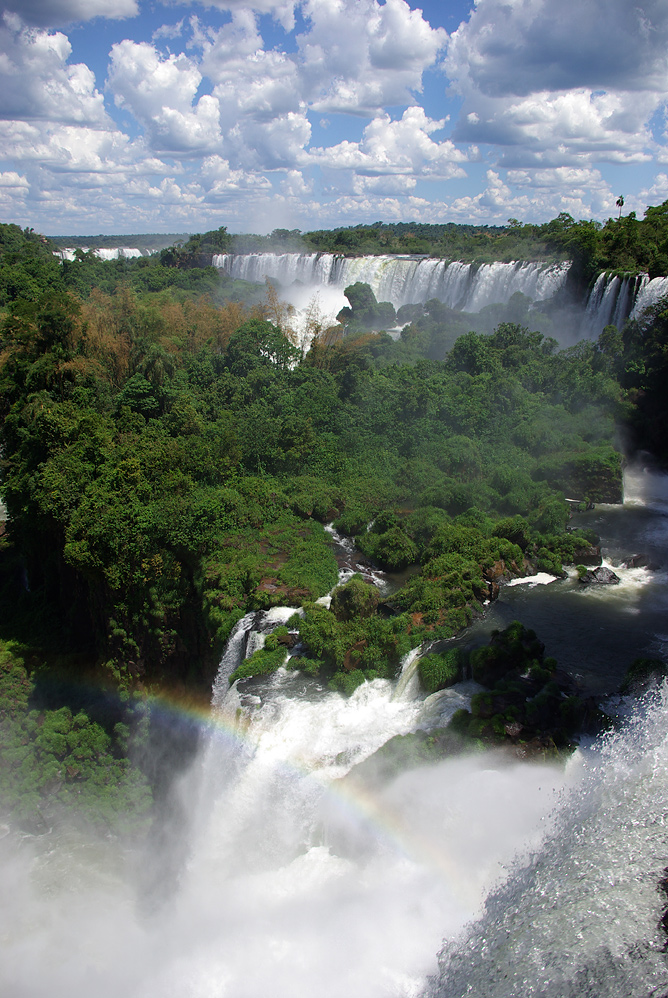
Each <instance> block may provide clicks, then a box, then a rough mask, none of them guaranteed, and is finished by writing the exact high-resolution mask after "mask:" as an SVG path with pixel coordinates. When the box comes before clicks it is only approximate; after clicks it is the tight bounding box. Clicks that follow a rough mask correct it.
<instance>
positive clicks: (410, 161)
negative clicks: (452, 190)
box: [311, 107, 475, 180]
mask: <svg viewBox="0 0 668 998" xmlns="http://www.w3.org/2000/svg"><path fill="white" fill-rule="evenodd" d="M444 124H445V121H443V120H441V121H434V120H433V119H431V118H428V117H427V115H426V114H425V112H424V109H423V108H421V107H409V108H407V109H406V111H404V113H403V115H402V116H401V118H400V119H399V120H398V121H392V119H391V118H390V116H389V115H382V116H379V117H377V118H374V119H373V121H371V122H370V123H369V124H368V125H367V126H366V128H365V129H364V133H363V136H362V140H361V141H360V142H350V141H347V140H346V141H343V142H339V143H338V144H337V145H333V146H328V147H326V148H317V149H313V150H311V156H312V158H313V159H314V160H315V161H316V162H318V163H319V164H321V165H322V166H326V167H329V168H331V169H343V170H345V169H352V170H355V171H357V172H358V173H361V174H367V175H374V174H407V175H417V176H419V177H423V178H424V177H428V178H431V179H440V180H444V179H445V180H449V179H451V178H452V177H463V176H465V171H464V169H463V168H462V166H461V164H462V163H463V162H466V161H467V160H468V159H470V158H471V155H474V154H475V150H474V151H473V153H469V154H468V155H467V153H465V152H463V151H462V150H461V149H458V148H457V147H456V146H455V145H454V144H453V143H452V142H451V141H450V140H449V139H445V140H444V141H442V142H434V140H433V139H432V138H431V137H430V136H431V133H433V132H437V131H440V130H441V129H442V128H443V126H444Z"/></svg>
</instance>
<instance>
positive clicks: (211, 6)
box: [0, 0, 668, 235]
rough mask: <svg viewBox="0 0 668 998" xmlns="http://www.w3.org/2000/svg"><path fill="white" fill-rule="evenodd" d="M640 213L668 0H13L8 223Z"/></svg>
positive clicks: (150, 226) (665, 130) (656, 119)
mask: <svg viewBox="0 0 668 998" xmlns="http://www.w3.org/2000/svg"><path fill="white" fill-rule="evenodd" d="M620 195H622V196H623V197H624V199H625V205H624V212H625V213H626V212H627V211H636V212H637V213H638V216H639V217H642V214H643V212H644V211H645V209H646V207H647V206H648V205H651V204H660V203H661V202H662V201H664V200H666V199H668V3H667V2H666V0H640V2H638V3H634V2H633V0H558V2H554V0H477V3H473V2H471V0H425V2H423V3H422V4H421V6H420V7H418V6H417V5H416V4H414V3H412V2H411V3H409V2H407V0H385V2H383V3H381V2H379V0H253V2H251V3H248V2H245V0H4V6H3V8H2V20H1V21H0V221H4V222H16V223H17V224H19V225H21V226H22V227H26V226H31V227H33V228H35V229H37V230H38V231H40V232H45V233H47V234H49V235H94V234H97V233H110V234H116V233H140V232H197V231H204V230H207V229H214V228H218V227H219V226H221V225H226V226H227V228H228V229H229V230H230V231H231V232H258V233H266V232H270V231H271V230H272V229H274V228H289V229H292V228H298V229H302V230H304V231H305V230H308V229H314V228H333V227H335V226H339V225H357V224H359V223H363V222H373V221H386V222H391V221H420V222H450V221H452V222H463V223H472V224H497V225H498V224H504V223H505V222H506V221H507V220H508V219H509V218H517V219H519V220H520V221H523V222H541V221H547V220H548V219H550V218H554V217H555V216H556V215H558V214H559V213H560V212H568V213H569V214H571V215H572V216H573V217H574V218H576V219H580V218H595V219H599V220H601V221H605V219H607V218H608V217H610V216H616V215H617V212H618V209H617V208H616V207H615V203H616V201H617V198H618V197H619V196H620Z"/></svg>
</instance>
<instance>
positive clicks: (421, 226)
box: [229, 201, 668, 279]
mask: <svg viewBox="0 0 668 998" xmlns="http://www.w3.org/2000/svg"><path fill="white" fill-rule="evenodd" d="M229 246H230V249H231V250H232V251H234V252H242V253H245V252H259V251H261V250H262V249H272V250H275V251H281V250H282V251H283V252H288V251H295V250H299V249H302V250H315V251H318V252H328V253H342V254H345V255H348V256H350V255H352V256H366V255H371V254H385V253H389V254H391V253H408V254H417V255H427V256H434V257H443V258H446V259H451V260H463V261H474V262H477V263H490V262H493V261H495V260H499V261H502V262H507V261H510V260H551V259H553V260H555V261H556V260H566V259H570V260H573V261H574V262H575V264H576V265H577V266H578V267H579V268H580V269H581V271H582V273H583V275H584V276H585V277H586V278H587V279H591V277H592V276H594V275H595V274H597V273H600V272H601V271H603V270H610V271H621V272H629V271H630V272H634V273H636V272H649V274H650V276H651V277H655V276H658V275H665V274H668V201H664V202H663V204H661V205H658V206H656V207H650V208H648V209H647V211H646V212H645V216H644V218H643V219H642V220H639V219H638V218H637V217H636V214H635V212H631V213H630V214H629V215H625V216H623V217H621V216H620V217H619V218H616V219H615V218H609V219H608V221H607V222H606V223H605V224H602V223H600V222H596V221H591V220H590V221H587V220H580V221H576V220H575V219H574V218H573V217H572V216H571V215H569V214H567V213H566V212H562V213H561V214H560V215H558V216H557V217H556V218H553V219H552V220H551V221H549V222H544V223H543V224H541V225H533V224H530V223H527V224H524V223H522V222H519V221H518V220H517V219H509V221H508V224H507V225H504V226H488V225H457V224H455V223H453V222H449V223H447V224H444V225H431V224H428V223H424V222H389V223H388V222H375V223H374V224H373V225H356V226H352V227H347V228H337V229H321V230H318V231H314V232H305V233H300V232H299V230H297V229H292V230H289V229H275V230H274V231H273V232H272V233H271V235H270V236H249V235H243V236H233V237H232V238H231V240H230V244H229Z"/></svg>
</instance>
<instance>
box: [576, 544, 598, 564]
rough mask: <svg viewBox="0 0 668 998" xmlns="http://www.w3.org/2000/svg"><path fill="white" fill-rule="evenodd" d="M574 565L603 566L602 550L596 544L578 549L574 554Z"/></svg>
mask: <svg viewBox="0 0 668 998" xmlns="http://www.w3.org/2000/svg"><path fill="white" fill-rule="evenodd" d="M573 564H574V565H600V564H601V549H600V548H599V547H597V546H596V545H595V544H589V545H586V546H585V547H581V548H578V549H577V550H576V551H575V552H574V553H573Z"/></svg>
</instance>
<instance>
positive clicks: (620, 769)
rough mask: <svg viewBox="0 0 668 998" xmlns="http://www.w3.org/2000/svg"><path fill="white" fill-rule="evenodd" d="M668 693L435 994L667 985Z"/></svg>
mask: <svg viewBox="0 0 668 998" xmlns="http://www.w3.org/2000/svg"><path fill="white" fill-rule="evenodd" d="M667 715H668V691H667V690H666V688H664V689H663V690H662V691H661V692H660V693H659V694H658V695H655V697H654V699H653V701H651V702H650V703H649V704H648V705H646V706H645V708H644V709H641V710H639V711H636V712H635V713H634V714H633V715H632V717H631V719H630V721H629V724H628V728H627V729H626V730H625V731H624V732H623V733H622V734H620V735H616V736H615V737H613V738H610V739H609V740H607V741H606V742H605V743H604V745H603V748H602V751H601V752H600V754H599V755H598V757H597V756H594V757H593V758H592V760H591V762H590V764H589V766H588V768H587V771H586V773H585V776H584V779H583V780H582V782H581V783H580V785H579V786H578V788H577V790H576V791H575V792H573V793H571V794H570V796H569V797H567V798H566V800H565V802H564V806H563V807H562V810H561V812H560V816H559V819H558V821H557V825H556V828H555V830H554V832H553V834H552V836H551V837H550V838H549V839H548V841H547V843H546V845H545V846H544V848H543V849H541V850H540V851H539V852H538V853H537V854H536V855H535V857H534V858H533V860H532V862H531V863H529V864H528V865H527V866H526V867H525V868H524V869H520V870H518V871H517V872H516V874H515V876H514V877H513V878H512V880H511V881H510V882H509V884H508V885H507V886H506V887H504V888H502V889H501V890H499V891H498V892H497V893H496V894H495V895H493V896H492V897H491V898H489V899H488V902H487V904H486V913H485V915H484V917H483V919H482V920H481V921H480V922H478V923H477V924H475V925H474V926H472V927H471V930H470V933H469V935H468V938H467V939H466V940H464V941H461V940H460V941H459V942H458V944H457V945H456V946H452V947H446V949H445V950H444V952H443V954H442V967H441V972H440V975H439V980H438V981H435V982H434V983H433V985H432V988H431V989H430V990H429V994H430V995H431V996H433V998H461V996H463V995H466V996H467V998H529V996H541V998H585V996H591V998H594V996H596V998H649V996H650V995H651V996H655V998H659V995H661V996H664V995H665V994H666V989H668V964H667V962H666V956H665V953H664V952H663V945H664V942H665V937H664V936H663V935H662V933H661V932H660V931H659V919H660V917H661V915H662V913H663V910H664V909H665V897H663V898H662V897H661V896H660V894H659V892H658V891H657V884H658V882H659V881H660V880H661V879H662V878H663V876H664V873H665V869H664V868H665V866H666V856H667V855H668V830H667V828H666V792H667V790H668V778H667V774H668V735H667V731H666V717H667Z"/></svg>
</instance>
